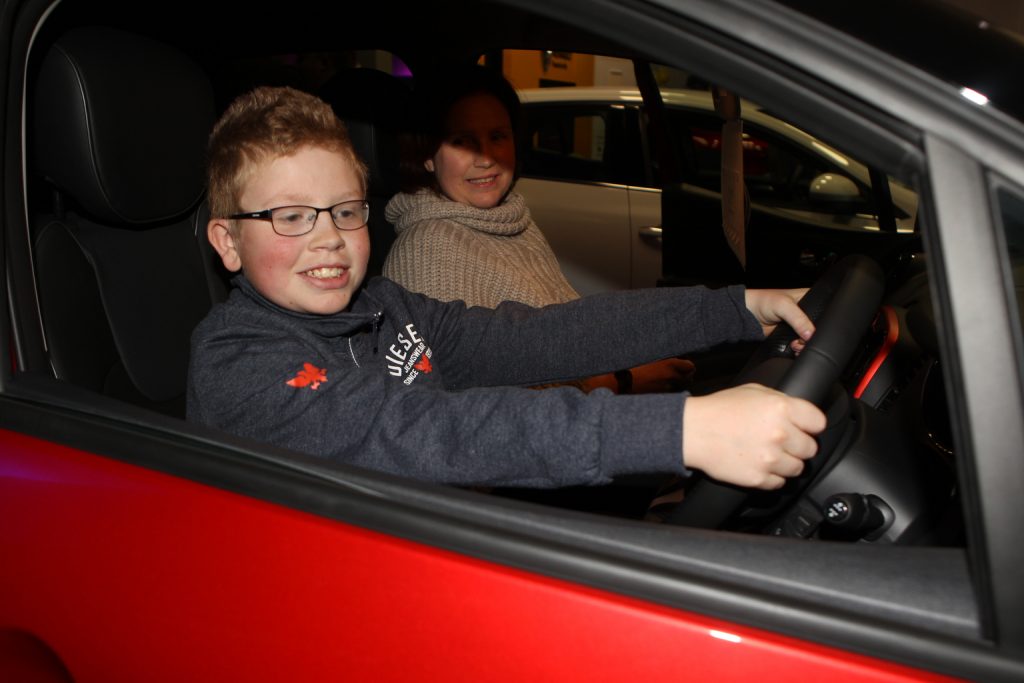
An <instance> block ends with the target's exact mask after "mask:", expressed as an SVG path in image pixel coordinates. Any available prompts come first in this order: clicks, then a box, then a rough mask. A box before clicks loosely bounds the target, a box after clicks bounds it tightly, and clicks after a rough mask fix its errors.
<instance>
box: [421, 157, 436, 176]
mask: <svg viewBox="0 0 1024 683" xmlns="http://www.w3.org/2000/svg"><path fill="white" fill-rule="evenodd" d="M423 168H425V169H427V170H428V171H430V172H431V173H433V172H434V160H433V159H427V160H426V161H424V162H423Z"/></svg>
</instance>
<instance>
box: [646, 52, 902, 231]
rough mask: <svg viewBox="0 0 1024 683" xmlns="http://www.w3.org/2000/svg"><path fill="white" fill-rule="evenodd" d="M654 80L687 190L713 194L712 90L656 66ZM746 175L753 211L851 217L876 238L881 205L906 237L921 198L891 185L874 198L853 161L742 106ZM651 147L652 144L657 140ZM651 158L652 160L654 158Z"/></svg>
mask: <svg viewBox="0 0 1024 683" xmlns="http://www.w3.org/2000/svg"><path fill="white" fill-rule="evenodd" d="M653 68H654V74H655V79H656V81H657V82H658V84H659V88H660V91H661V97H662V100H663V102H664V103H665V116H666V121H667V122H668V126H669V127H670V128H671V129H672V130H671V131H670V133H671V140H672V143H673V147H674V149H675V152H676V155H677V157H678V159H679V161H680V163H681V164H682V167H683V177H684V179H685V182H687V183H689V184H692V185H695V186H697V187H700V188H703V189H706V190H710V191H713V192H718V191H720V188H721V163H722V162H721V143H722V124H723V119H722V118H721V117H720V116H719V115H718V114H717V113H716V111H715V107H714V100H713V98H712V95H711V89H710V86H709V85H708V84H707V83H706V82H705V81H703V80H702V79H700V78H699V77H696V76H694V75H693V74H690V73H687V72H684V71H680V70H678V69H673V68H670V67H666V66H662V65H657V66H655V67H653ZM741 118H742V120H743V128H742V130H743V133H742V135H743V138H742V143H741V144H742V147H743V174H744V180H745V184H746V190H747V192H748V193H749V197H750V200H751V201H752V202H754V203H757V204H761V205H764V206H766V207H770V208H780V209H790V210H796V211H804V212H813V213H815V214H820V215H832V216H838V217H850V219H851V220H842V221H841V223H843V224H846V225H849V226H853V225H856V226H858V227H860V228H862V229H866V230H879V229H885V228H880V224H879V219H878V215H879V213H880V212H879V211H878V208H877V207H878V202H880V201H881V202H884V203H885V204H886V212H888V209H889V208H891V211H892V214H893V215H894V216H895V218H896V221H897V226H896V227H897V229H898V230H899V231H901V232H910V231H912V230H913V216H914V214H915V213H916V207H917V196H916V193H914V192H913V191H912V190H910V189H909V188H908V187H906V186H905V185H903V184H902V183H899V182H898V181H896V180H895V179H894V178H892V177H888V183H889V186H890V188H889V195H890V197H885V194H884V193H881V194H879V195H877V196H876V193H875V192H874V191H873V190H872V175H871V170H870V169H869V168H868V167H867V166H865V165H864V164H863V163H860V162H859V161H858V160H857V159H856V158H855V157H853V156H851V155H849V154H847V153H845V152H843V151H840V150H837V149H835V148H834V147H833V146H831V145H829V144H828V143H827V142H825V141H823V140H820V139H817V138H815V137H814V136H812V135H810V134H808V133H807V132H805V131H802V130H800V129H798V128H796V127H795V126H793V125H791V124H789V123H788V122H786V121H784V120H782V119H779V118H777V117H776V116H774V115H772V114H771V113H770V112H767V111H765V110H763V109H762V108H761V107H760V106H758V105H757V104H756V103H754V102H750V101H747V100H742V105H741ZM652 142H653V137H652ZM651 156H652V158H655V155H654V154H653V150H652V153H651Z"/></svg>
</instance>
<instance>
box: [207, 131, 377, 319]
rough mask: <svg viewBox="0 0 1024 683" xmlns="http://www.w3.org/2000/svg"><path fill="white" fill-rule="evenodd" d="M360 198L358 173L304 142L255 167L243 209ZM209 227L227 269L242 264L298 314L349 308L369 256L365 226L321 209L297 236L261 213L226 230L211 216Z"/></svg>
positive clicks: (242, 201) (269, 295)
mask: <svg viewBox="0 0 1024 683" xmlns="http://www.w3.org/2000/svg"><path fill="white" fill-rule="evenodd" d="M363 197H364V193H363V188H362V186H361V184H360V182H359V177H358V176H357V175H356V173H355V171H354V170H353V169H352V167H351V165H350V164H349V163H348V162H347V161H346V160H345V157H344V156H343V155H342V154H340V153H338V152H333V151H330V150H326V149H323V148H319V147H304V148H302V149H301V150H299V151H298V152H297V153H295V154H294V155H292V156H286V157H277V158H273V159H268V160H266V161H264V162H262V163H261V164H260V165H259V166H257V167H256V168H255V169H254V170H253V172H252V175H251V176H250V179H249V181H248V183H247V184H246V185H245V188H244V190H243V191H242V195H241V197H240V210H241V212H256V211H262V210H264V209H273V208H277V207H280V206H296V205H301V206H313V207H328V206H333V205H335V204H337V203H339V202H344V201H348V200H353V199H363ZM207 234H208V235H209V238H210V242H211V243H212V244H213V247H214V248H215V249H216V250H217V252H218V253H219V254H220V257H221V260H223V261H224V266H225V267H226V268H227V269H228V270H230V271H233V272H234V271H238V270H240V269H241V270H244V271H245V276H246V277H247V278H248V279H249V281H250V282H251V283H252V284H253V286H254V287H256V289H257V290H258V291H259V292H260V293H261V294H262V295H263V296H265V297H267V298H268V299H269V300H271V301H273V302H274V303H276V304H278V305H279V306H282V307H284V308H287V309H290V310H292V311H298V312H300V313H317V314H325V315H326V314H331V313H337V312H339V311H342V310H344V309H346V308H347V307H348V305H349V303H350V302H351V300H352V295H353V293H355V291H356V290H357V289H358V288H359V285H360V284H362V281H363V278H364V277H365V275H366V263H367V261H368V259H369V257H370V238H369V233H368V231H367V229H366V227H363V228H360V229H359V230H346V231H342V230H339V229H338V228H337V227H335V225H334V222H333V221H332V220H331V216H330V214H329V213H328V212H326V211H325V212H322V213H320V214H319V215H318V216H317V219H316V223H315V224H314V226H313V229H312V230H311V231H310V232H308V233H306V234H305V235H300V236H298V237H284V236H281V235H278V234H277V233H276V232H274V229H273V227H272V225H271V222H270V221H269V220H258V219H240V220H238V221H237V226H236V230H235V231H231V230H230V229H229V222H228V220H227V219H224V218H215V219H213V220H211V221H210V223H209V225H208V226H207Z"/></svg>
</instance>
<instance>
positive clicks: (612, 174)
mask: <svg viewBox="0 0 1024 683" xmlns="http://www.w3.org/2000/svg"><path fill="white" fill-rule="evenodd" d="M609 113H610V112H606V111H599V110H592V111H581V110H579V109H575V108H569V107H543V106H538V107H533V108H528V110H527V112H526V114H525V116H524V118H525V120H526V124H525V135H524V136H523V137H524V143H523V144H522V145H521V153H522V154H523V174H524V175H526V176H532V177H537V178H553V179H558V180H573V181H591V182H618V178H617V175H618V174H617V172H616V170H615V168H614V166H613V165H612V164H610V163H609V161H610V160H609V159H608V156H607V155H608V151H609V150H608V128H609V122H608V116H609Z"/></svg>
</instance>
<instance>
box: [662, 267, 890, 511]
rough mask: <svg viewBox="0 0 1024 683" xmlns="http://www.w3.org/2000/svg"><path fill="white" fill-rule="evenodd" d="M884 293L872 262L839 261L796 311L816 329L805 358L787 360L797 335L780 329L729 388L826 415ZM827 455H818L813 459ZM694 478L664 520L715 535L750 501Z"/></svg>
mask: <svg viewBox="0 0 1024 683" xmlns="http://www.w3.org/2000/svg"><path fill="white" fill-rule="evenodd" d="M884 293H885V282H884V278H883V275H882V269H881V267H879V265H878V264H877V263H876V262H875V261H873V260H872V259H870V258H868V257H866V256H860V255H852V256H847V257H845V258H844V259H842V260H840V261H839V262H837V263H836V264H834V265H833V266H831V267H830V268H829V270H827V271H826V272H825V273H824V274H823V275H822V276H821V277H820V278H819V279H818V281H817V282H815V283H814V286H813V287H811V289H810V291H808V292H807V294H805V295H804V297H803V299H801V300H800V307H801V308H802V309H803V310H804V311H805V312H806V313H807V315H808V316H810V318H811V320H813V321H814V325H815V332H814V336H813V337H812V338H811V340H810V341H809V342H808V343H807V346H806V347H804V350H803V352H802V353H801V354H800V355H799V356H796V357H795V359H792V360H790V358H791V357H792V355H793V354H792V351H791V350H790V349H789V344H790V342H792V341H793V340H794V339H796V333H795V332H793V330H792V329H791V328H790V327H789V326H788V325H782V324H780V325H778V326H777V327H776V329H775V331H774V332H772V334H771V335H769V336H768V337H766V338H765V340H764V341H763V342H762V343H761V344H760V345H759V346H758V348H757V349H756V350H755V351H754V354H753V355H752V356H751V358H750V360H749V361H748V362H747V365H746V366H745V367H744V369H743V370H742V371H741V372H740V373H739V375H737V377H736V379H735V380H734V381H733V386H739V385H741V384H746V383H747V382H750V381H760V382H761V383H762V384H765V385H766V386H770V387H772V388H775V389H778V390H779V391H781V392H783V393H784V394H787V395H789V396H795V397H797V398H803V399H806V400H808V401H810V402H811V403H813V404H815V405H816V406H818V407H819V408H821V409H822V410H825V411H826V412H827V410H828V403H829V400H828V399H829V397H830V395H831V392H832V389H833V387H834V385H835V383H836V382H837V381H838V380H839V377H840V375H841V374H842V371H843V369H844V368H845V367H846V366H847V365H848V364H849V363H850V361H851V360H852V358H853V355H854V353H855V352H856V350H857V346H858V344H859V342H860V339H861V338H862V336H863V334H864V332H865V330H867V329H868V326H869V325H870V324H871V321H872V320H873V319H874V316H875V313H876V312H877V311H878V307H879V306H880V305H881V303H882V296H883V294H884ZM787 356H788V357H790V358H787ZM783 358H785V360H784V361H781V362H785V363H787V364H788V366H789V367H788V369H787V370H786V372H785V373H784V374H782V375H781V378H780V379H778V380H771V379H769V380H767V381H764V380H763V379H761V378H763V377H767V376H770V375H772V374H773V373H771V372H762V371H761V370H762V369H763V368H764V366H766V365H768V364H775V363H778V362H780V359H783ZM774 374H775V376H776V377H778V376H779V375H778V374H777V373H774ZM827 455H828V454H827V453H822V452H820V451H819V453H818V454H817V455H816V456H815V458H823V457H826V456H827ZM693 476H694V477H697V480H696V481H695V483H693V485H691V486H690V487H689V488H688V489H687V492H686V496H685V497H684V499H683V501H682V503H680V504H679V505H678V506H677V507H676V508H675V509H674V510H672V512H670V513H669V514H668V516H667V517H666V518H665V520H664V521H665V522H666V523H668V524H679V525H684V526H692V527H700V528H704V529H715V528H718V527H720V526H722V524H724V523H725V521H726V520H727V519H729V518H730V517H731V516H732V515H733V514H734V513H735V512H736V511H737V510H739V509H740V508H741V507H743V505H744V503H745V502H746V501H747V499H748V497H749V496H750V495H751V492H750V491H748V490H746V489H742V488H739V487H735V486H731V485H729V484H723V483H719V482H716V481H714V480H712V479H711V478H710V477H707V476H705V475H703V474H699V473H694V475H693ZM759 493H760V494H761V495H765V492H759ZM767 493H769V494H770V493H772V492H767ZM778 495H781V492H779V494H778Z"/></svg>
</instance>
